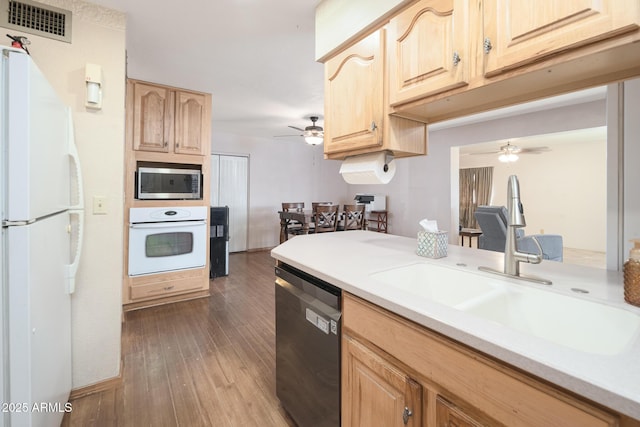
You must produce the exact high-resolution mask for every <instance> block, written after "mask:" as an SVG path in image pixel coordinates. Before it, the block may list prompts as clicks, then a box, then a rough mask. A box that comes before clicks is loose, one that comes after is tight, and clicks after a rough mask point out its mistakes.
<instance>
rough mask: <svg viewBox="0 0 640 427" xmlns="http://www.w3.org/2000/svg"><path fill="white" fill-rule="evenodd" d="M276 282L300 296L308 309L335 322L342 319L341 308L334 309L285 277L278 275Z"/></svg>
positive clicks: (297, 296)
mask: <svg viewBox="0 0 640 427" xmlns="http://www.w3.org/2000/svg"><path fill="white" fill-rule="evenodd" d="M276 284H277V285H278V286H280V287H281V288H283V289H284V290H286V291H287V292H289V293H290V294H292V295H293V296H295V297H296V298H298V299H299V300H300V301H302V302H304V303H305V304H306V307H307V308H306V310H311V311H313V312H314V313H316V314H321V315H323V316H326V317H328V318H329V319H330V320H333V321H334V322H339V321H340V317H342V313H341V312H340V311H339V310H336V309H334V308H333V307H331V306H329V305H327V304H325V303H324V302H322V301H320V300H319V299H317V298H316V297H314V296H313V295H310V294H308V293H306V292H304V291H303V290H301V289H299V288H297V287H295V286H293V285H292V284H290V283H289V282H287V281H286V280H284V279H281V278H279V277H277V278H276ZM306 310H305V317H306ZM307 320H308V319H307Z"/></svg>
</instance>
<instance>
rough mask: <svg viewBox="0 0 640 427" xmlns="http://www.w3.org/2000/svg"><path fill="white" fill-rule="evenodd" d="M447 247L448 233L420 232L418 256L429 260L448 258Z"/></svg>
mask: <svg viewBox="0 0 640 427" xmlns="http://www.w3.org/2000/svg"><path fill="white" fill-rule="evenodd" d="M447 246H448V243H447V232H446V231H435V232H433V231H418V250H417V253H418V255H420V256H425V257H428V258H442V257H446V256H447Z"/></svg>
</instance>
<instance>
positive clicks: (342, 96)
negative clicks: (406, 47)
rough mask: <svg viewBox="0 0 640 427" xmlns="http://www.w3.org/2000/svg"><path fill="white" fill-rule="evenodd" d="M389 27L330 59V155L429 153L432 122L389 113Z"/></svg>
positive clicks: (327, 140)
mask: <svg viewBox="0 0 640 427" xmlns="http://www.w3.org/2000/svg"><path fill="white" fill-rule="evenodd" d="M385 37H386V32H385V30H384V29H380V30H378V31H375V32H373V33H371V34H370V35H368V36H367V37H365V38H364V39H362V40H360V41H359V42H356V43H354V44H353V45H351V46H349V47H348V48H346V49H344V50H342V51H341V52H340V53H338V54H336V55H335V56H333V57H332V58H330V59H328V60H327V61H326V62H325V91H324V97H325V99H324V114H325V121H324V154H325V157H326V158H330V159H344V158H345V157H347V156H352V155H358V154H364V153H371V152H377V151H387V150H388V151H390V152H392V153H393V155H394V156H396V157H404V156H415V155H421V154H426V141H427V130H426V125H425V124H424V123H422V122H419V121H414V120H408V119H405V118H401V117H389V114H388V110H389V101H388V99H387V97H386V94H385V85H386V78H387V76H386V56H385V55H386V52H385V45H386V38H385Z"/></svg>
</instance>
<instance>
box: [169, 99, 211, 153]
mask: <svg viewBox="0 0 640 427" xmlns="http://www.w3.org/2000/svg"><path fill="white" fill-rule="evenodd" d="M205 102H206V97H205V96H204V95H202V94H197V93H191V92H180V91H178V92H176V119H175V126H176V134H175V147H174V150H175V152H176V153H178V154H197V155H201V154H202V147H203V146H204V144H209V141H208V140H207V138H208V133H207V132H206V129H207V126H208V124H207V123H206V120H208V117H207V114H206V111H207V110H208V109H207V106H206V104H205Z"/></svg>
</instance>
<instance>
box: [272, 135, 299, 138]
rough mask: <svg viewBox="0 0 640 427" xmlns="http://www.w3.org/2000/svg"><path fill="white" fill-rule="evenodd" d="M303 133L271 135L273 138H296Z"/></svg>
mask: <svg viewBox="0 0 640 427" xmlns="http://www.w3.org/2000/svg"><path fill="white" fill-rule="evenodd" d="M299 136H303V135H273V137H274V138H294V137H295V138H297V137H299Z"/></svg>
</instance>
